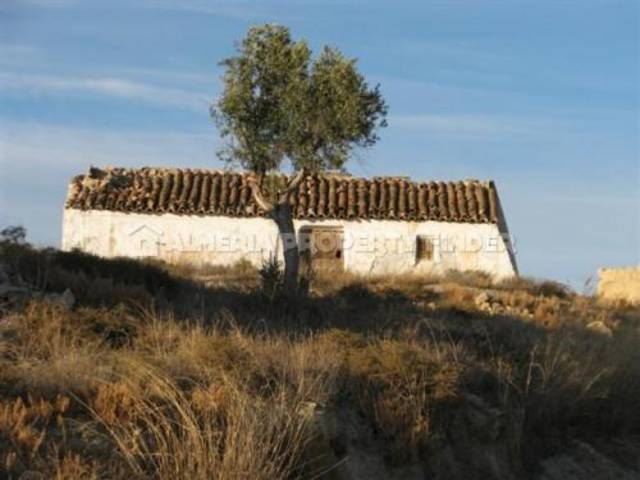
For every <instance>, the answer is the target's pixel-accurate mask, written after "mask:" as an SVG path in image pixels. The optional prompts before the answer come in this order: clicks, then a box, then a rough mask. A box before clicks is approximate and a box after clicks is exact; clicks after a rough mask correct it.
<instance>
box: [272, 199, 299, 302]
mask: <svg viewBox="0 0 640 480" xmlns="http://www.w3.org/2000/svg"><path fill="white" fill-rule="evenodd" d="M272 212H273V213H272V215H273V219H274V220H275V222H276V224H277V225H278V233H279V235H280V240H281V242H282V253H283V256H284V285H283V286H284V292H285V293H286V294H289V295H290V294H295V293H297V291H298V271H299V269H300V252H299V251H298V241H297V238H296V230H295V228H294V226H293V214H292V212H291V206H290V205H289V204H288V203H287V204H277V205H275V207H274V208H273V211H272Z"/></svg>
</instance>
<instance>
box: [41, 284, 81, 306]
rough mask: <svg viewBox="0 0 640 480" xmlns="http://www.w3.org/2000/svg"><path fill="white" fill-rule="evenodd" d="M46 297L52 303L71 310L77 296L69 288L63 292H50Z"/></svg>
mask: <svg viewBox="0 0 640 480" xmlns="http://www.w3.org/2000/svg"><path fill="white" fill-rule="evenodd" d="M44 299H45V300H47V301H48V302H51V303H56V304H58V305H61V306H62V307H63V308H64V309H65V310H71V309H72V308H73V306H74V305H75V303H76V297H75V295H74V294H73V292H72V291H71V290H69V289H68V288H67V289H66V290H65V291H64V292H62V293H48V294H46V295H45V296H44Z"/></svg>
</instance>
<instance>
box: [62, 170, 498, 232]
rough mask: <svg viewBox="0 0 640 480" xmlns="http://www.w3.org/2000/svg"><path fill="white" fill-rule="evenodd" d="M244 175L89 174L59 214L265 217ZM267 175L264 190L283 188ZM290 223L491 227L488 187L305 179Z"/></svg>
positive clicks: (76, 182) (492, 203) (493, 210)
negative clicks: (370, 222)
mask: <svg viewBox="0 0 640 480" xmlns="http://www.w3.org/2000/svg"><path fill="white" fill-rule="evenodd" d="M247 176H248V174H247V173H242V172H222V171H218V170H192V169H177V168H149V167H144V168H139V169H124V168H107V169H99V168H91V169H89V172H87V173H86V174H85V175H78V176H76V177H74V178H73V179H72V180H71V183H70V185H69V193H68V195H67V202H66V207H67V208H72V209H80V210H112V211H121V212H138V213H149V214H162V213H174V214H183V215H225V216H234V217H241V216H247V217H252V216H265V215H266V212H264V211H262V210H261V209H260V208H259V207H258V205H257V204H256V203H255V202H254V200H253V198H252V196H251V193H250V189H249V186H248V184H247ZM285 180H286V177H285V176H284V175H270V176H268V177H267V178H266V179H265V184H266V185H269V184H270V185H277V184H284V182H285ZM289 202H290V204H291V206H292V209H293V215H294V217H295V218H318V219H323V218H326V219H329V218H331V219H336V218H337V219H353V220H356V219H381V220H422V221H424V220H435V221H444V222H469V223H498V221H499V217H498V215H499V206H498V198H497V193H496V187H495V185H494V183H493V182H491V181H489V182H481V181H478V180H465V181H458V182H413V181H411V180H409V179H408V178H406V177H375V178H372V179H365V178H353V177H349V176H345V175H336V174H333V173H331V174H317V175H309V176H308V177H307V178H306V179H305V180H304V181H303V182H302V183H301V184H300V186H299V188H298V189H297V191H294V192H292V193H291V194H290V196H289Z"/></svg>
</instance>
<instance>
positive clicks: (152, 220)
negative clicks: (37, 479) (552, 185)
mask: <svg viewBox="0 0 640 480" xmlns="http://www.w3.org/2000/svg"><path fill="white" fill-rule="evenodd" d="M247 179H248V174H246V173H241V172H231V171H217V170H191V169H176V168H140V169H123V168H107V169H98V168H91V169H90V170H89V172H88V173H86V174H83V175H79V176H77V177H75V178H73V179H72V181H71V183H70V185H69V190H68V195H67V199H66V205H65V210H64V220H63V240H62V245H63V248H64V249H66V250H71V249H80V250H83V251H86V252H90V253H93V254H96V255H101V256H104V257H121V256H123V257H137V258H142V257H157V258H159V259H163V260H165V261H168V262H191V263H196V264H199V265H205V264H209V265H231V264H233V263H235V262H237V261H239V260H246V261H249V262H251V263H252V264H254V265H256V266H260V265H261V264H262V263H263V262H265V261H266V260H268V259H269V258H270V256H272V255H275V256H276V257H277V258H278V257H279V258H282V244H281V241H280V240H279V235H278V229H277V226H276V223H275V222H274V221H273V220H272V219H271V218H269V216H268V214H267V212H265V211H263V210H261V209H260V208H259V206H258V205H257V204H256V202H255V201H254V199H253V198H252V195H251V192H250V188H249V185H248V181H247ZM286 180H287V177H285V176H284V175H269V176H267V177H266V178H265V183H266V190H267V191H269V186H270V185H271V186H273V187H274V188H273V189H274V190H275V189H276V187H277V185H281V184H282V183H283V182H285V181H286ZM289 203H290V205H291V207H292V211H293V218H294V226H295V229H296V232H297V237H298V244H299V248H300V249H301V258H302V259H303V261H305V262H307V263H308V264H309V265H310V266H312V267H314V268H333V269H339V270H348V271H352V272H355V273H358V274H373V275H388V274H425V275H426V274H437V273H444V272H446V271H448V270H463V271H464V270H467V271H468V270H480V271H485V272H488V273H490V274H493V275H495V276H496V277H508V276H512V275H515V274H517V268H516V262H515V256H514V252H513V250H512V248H511V243H510V242H509V236H508V230H507V224H506V220H505V217H504V214H503V210H502V207H501V205H500V200H499V197H498V192H497V189H496V186H495V184H494V183H493V182H491V181H489V182H481V181H477V180H467V181H458V182H433V181H432V182H415V181H411V180H410V179H408V178H405V177H375V178H371V179H365V178H354V177H351V176H348V175H344V174H337V173H325V174H313V175H309V176H307V177H306V178H305V179H304V180H303V181H302V182H301V183H300V185H299V187H298V188H297V190H295V191H293V192H292V193H291V194H290V195H289Z"/></svg>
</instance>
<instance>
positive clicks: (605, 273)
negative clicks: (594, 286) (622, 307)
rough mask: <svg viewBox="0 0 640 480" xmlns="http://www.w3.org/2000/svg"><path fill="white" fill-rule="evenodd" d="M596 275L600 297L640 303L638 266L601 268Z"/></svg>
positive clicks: (639, 269)
mask: <svg viewBox="0 0 640 480" xmlns="http://www.w3.org/2000/svg"><path fill="white" fill-rule="evenodd" d="M598 277H599V279H598V297H599V298H600V299H602V300H604V301H619V300H624V301H626V302H629V303H632V304H635V305H640V267H628V268H601V269H600V270H599V271H598Z"/></svg>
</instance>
